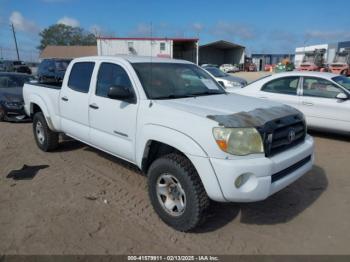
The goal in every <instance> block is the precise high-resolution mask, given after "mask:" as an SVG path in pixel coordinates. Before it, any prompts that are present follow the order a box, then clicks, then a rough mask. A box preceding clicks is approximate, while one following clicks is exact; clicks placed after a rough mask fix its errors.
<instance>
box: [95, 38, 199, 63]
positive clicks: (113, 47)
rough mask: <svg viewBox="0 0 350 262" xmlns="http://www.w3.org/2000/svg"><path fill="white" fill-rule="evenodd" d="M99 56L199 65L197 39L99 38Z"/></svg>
mask: <svg viewBox="0 0 350 262" xmlns="http://www.w3.org/2000/svg"><path fill="white" fill-rule="evenodd" d="M97 53H98V55H99V56H105V55H107V56H115V55H137V56H152V57H165V58H176V59H184V60H188V61H190V62H193V63H196V64H198V39H197V38H155V37H152V38H120V37H119V38H115V37H100V38H97Z"/></svg>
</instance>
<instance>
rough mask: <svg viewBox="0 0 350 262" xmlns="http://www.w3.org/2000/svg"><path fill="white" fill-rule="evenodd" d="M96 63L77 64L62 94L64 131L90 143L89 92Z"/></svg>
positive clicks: (62, 123) (61, 105) (62, 124)
mask: <svg viewBox="0 0 350 262" xmlns="http://www.w3.org/2000/svg"><path fill="white" fill-rule="evenodd" d="M94 65H95V63H94V62H77V63H75V64H74V65H73V67H72V69H71V71H70V75H69V79H68V81H67V82H66V83H64V84H63V87H62V90H61V93H60V112H61V126H62V130H63V131H64V132H65V133H66V134H67V135H69V136H72V137H74V138H76V139H78V140H82V141H84V142H87V143H89V90H90V85H91V76H92V73H93V70H94Z"/></svg>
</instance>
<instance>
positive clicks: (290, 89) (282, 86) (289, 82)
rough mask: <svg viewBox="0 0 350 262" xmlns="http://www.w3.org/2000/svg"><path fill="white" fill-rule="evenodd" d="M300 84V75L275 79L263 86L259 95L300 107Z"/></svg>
mask: <svg viewBox="0 0 350 262" xmlns="http://www.w3.org/2000/svg"><path fill="white" fill-rule="evenodd" d="M299 85H300V77H299V76H287V77H281V78H277V79H273V80H271V81H269V82H267V83H265V84H264V85H263V86H262V87H261V89H260V91H259V94H258V97H259V98H263V99H270V100H273V101H276V102H279V103H283V104H286V105H290V106H293V107H295V108H300V97H299V93H300V91H299V90H300V86H299Z"/></svg>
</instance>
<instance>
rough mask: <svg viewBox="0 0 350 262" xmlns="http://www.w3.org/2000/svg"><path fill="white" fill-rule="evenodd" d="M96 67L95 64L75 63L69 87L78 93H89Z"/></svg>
mask: <svg viewBox="0 0 350 262" xmlns="http://www.w3.org/2000/svg"><path fill="white" fill-rule="evenodd" d="M94 66H95V63H94V62H77V63H75V64H74V65H73V67H72V69H71V71H70V75H69V80H68V87H69V88H70V89H72V90H74V91H77V92H81V93H88V92H89V88H90V82H91V76H92V72H93V71H94Z"/></svg>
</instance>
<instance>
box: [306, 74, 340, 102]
mask: <svg viewBox="0 0 350 262" xmlns="http://www.w3.org/2000/svg"><path fill="white" fill-rule="evenodd" d="M339 93H342V91H341V90H340V89H339V87H337V86H335V85H334V84H333V83H332V82H330V81H328V80H326V79H322V78H316V77H304V82H303V96H312V97H322V98H335V97H336V96H337V95H338V94H339Z"/></svg>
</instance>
